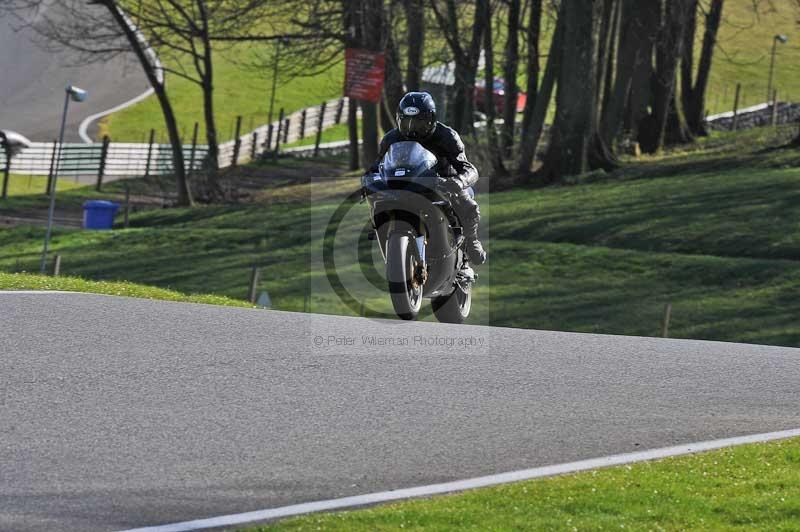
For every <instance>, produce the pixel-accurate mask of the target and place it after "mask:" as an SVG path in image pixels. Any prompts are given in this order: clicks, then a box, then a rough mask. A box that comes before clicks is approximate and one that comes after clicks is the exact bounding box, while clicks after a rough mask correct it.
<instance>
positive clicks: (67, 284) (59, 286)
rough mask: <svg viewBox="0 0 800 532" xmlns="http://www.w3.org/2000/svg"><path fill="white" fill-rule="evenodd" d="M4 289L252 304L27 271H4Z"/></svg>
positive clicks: (0, 274) (0, 286)
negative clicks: (34, 273) (35, 273)
mask: <svg viewBox="0 0 800 532" xmlns="http://www.w3.org/2000/svg"><path fill="white" fill-rule="evenodd" d="M2 290H62V291H67V292H88V293H92V294H105V295H109V296H125V297H138V298H143V299H158V300H163V301H181V302H184V303H205V304H208V305H223V306H226V307H252V305H250V304H249V303H247V302H245V301H239V300H235V299H231V298H228V297H223V296H216V295H210V294H184V293H181V292H176V291H175V290H167V289H165V288H157V287H154V286H145V285H140V284H134V283H128V282H124V281H115V282H111V281H88V280H86V279H82V278H80V277H63V276H59V277H50V276H45V275H33V274H27V273H3V272H0V291H2Z"/></svg>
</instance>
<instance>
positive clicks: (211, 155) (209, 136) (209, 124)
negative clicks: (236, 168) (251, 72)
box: [203, 46, 219, 183]
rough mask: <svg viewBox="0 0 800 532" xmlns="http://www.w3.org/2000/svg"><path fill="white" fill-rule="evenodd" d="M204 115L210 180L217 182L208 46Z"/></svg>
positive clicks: (214, 126) (211, 67)
mask: <svg viewBox="0 0 800 532" xmlns="http://www.w3.org/2000/svg"><path fill="white" fill-rule="evenodd" d="M203 63H204V65H205V66H204V70H205V72H204V75H203V117H204V119H205V122H206V142H208V155H207V160H208V168H209V170H210V175H209V182H210V183H215V182H216V176H217V171H218V170H219V139H218V137H217V121H216V119H215V117H214V75H213V66H212V64H211V47H210V46H207V47H206V52H205V54H204V55H203Z"/></svg>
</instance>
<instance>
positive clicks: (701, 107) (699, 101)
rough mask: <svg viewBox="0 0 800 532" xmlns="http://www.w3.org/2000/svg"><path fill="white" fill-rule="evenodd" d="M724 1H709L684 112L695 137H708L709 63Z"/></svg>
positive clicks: (711, 58) (715, 42)
mask: <svg viewBox="0 0 800 532" xmlns="http://www.w3.org/2000/svg"><path fill="white" fill-rule="evenodd" d="M723 3H724V0H711V8H710V9H709V12H708V14H707V15H706V24H705V25H706V29H705V33H704V34H703V49H702V51H701V52H700V61H699V63H698V66H697V79H696V81H695V84H694V88H693V89H692V98H691V100H690V101H689V104H688V106H687V107H685V110H686V123H687V125H688V126H689V130H690V131H691V132H692V133H693V134H694V135H697V136H705V135H708V131H707V130H706V121H705V114H706V90H707V88H708V78H709V76H710V75H711V62H712V60H713V57H714V48H715V47H716V44H717V32H718V31H719V26H720V23H721V22H722V6H723Z"/></svg>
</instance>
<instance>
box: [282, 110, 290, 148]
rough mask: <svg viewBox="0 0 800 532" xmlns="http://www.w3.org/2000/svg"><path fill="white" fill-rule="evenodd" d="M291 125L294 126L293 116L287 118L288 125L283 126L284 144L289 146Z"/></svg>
mask: <svg viewBox="0 0 800 532" xmlns="http://www.w3.org/2000/svg"><path fill="white" fill-rule="evenodd" d="M291 125H292V117H291V116H287V117H286V124H284V126H283V143H284V144H288V143H289V126H291Z"/></svg>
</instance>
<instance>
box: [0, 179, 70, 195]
mask: <svg viewBox="0 0 800 532" xmlns="http://www.w3.org/2000/svg"><path fill="white" fill-rule="evenodd" d="M0 180H2V175H0ZM56 186H57V188H58V190H59V191H63V190H70V189H74V188H81V187H84V186H85V185H81V184H79V183H75V181H74V180H73V179H71V178H69V177H65V178H61V179H59V180H58V181H57V183H56ZM46 187H47V176H39V175H19V174H11V175H10V176H9V179H8V195H9V196H30V195H35V194H41V195H44V194H45V188H46Z"/></svg>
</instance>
